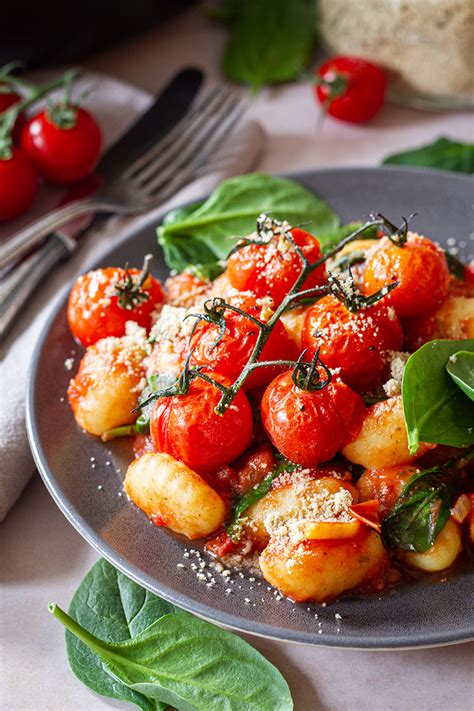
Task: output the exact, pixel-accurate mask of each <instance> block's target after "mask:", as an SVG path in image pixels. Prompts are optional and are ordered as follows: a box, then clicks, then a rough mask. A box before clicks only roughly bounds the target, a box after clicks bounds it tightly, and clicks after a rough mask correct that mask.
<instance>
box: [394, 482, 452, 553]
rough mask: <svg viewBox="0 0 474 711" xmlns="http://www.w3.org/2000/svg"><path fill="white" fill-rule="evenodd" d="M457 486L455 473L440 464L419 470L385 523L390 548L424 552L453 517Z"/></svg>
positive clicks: (406, 486)
mask: <svg viewBox="0 0 474 711" xmlns="http://www.w3.org/2000/svg"><path fill="white" fill-rule="evenodd" d="M455 495H456V487H455V486H454V481H453V477H452V475H451V474H448V473H442V472H441V470H440V469H439V468H434V469H427V470H425V471H422V472H420V473H419V474H415V475H414V476H412V477H411V479H410V480H409V481H408V482H407V483H406V484H405V486H404V487H403V490H402V493H401V495H400V497H399V498H398V500H397V502H396V504H395V506H394V507H393V509H392V510H391V512H390V514H389V515H388V516H387V518H386V519H385V521H384V522H383V523H382V530H381V533H382V537H383V539H384V541H385V543H386V545H387V547H388V548H391V549H393V548H401V549H402V550H405V551H416V552H417V553H424V552H425V551H427V550H428V548H430V547H431V546H432V545H433V543H434V542H435V540H436V537H437V536H438V534H439V532H440V531H441V529H442V528H443V526H444V524H445V523H446V521H447V520H448V518H449V515H450V507H451V505H452V504H453V502H454V497H455Z"/></svg>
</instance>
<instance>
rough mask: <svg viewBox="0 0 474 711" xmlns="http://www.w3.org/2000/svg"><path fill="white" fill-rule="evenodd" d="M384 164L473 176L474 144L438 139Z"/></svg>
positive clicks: (389, 159)
mask: <svg viewBox="0 0 474 711" xmlns="http://www.w3.org/2000/svg"><path fill="white" fill-rule="evenodd" d="M383 163H384V164H385V165H413V166H417V167H420V168H437V169H438V170H452V171H455V172H457V173H467V174H471V173H474V143H459V142H458V141H452V140H450V139H449V138H444V137H443V138H438V140H437V141H435V142H434V143H429V144H428V145H426V146H421V147H420V148H415V149H414V150H411V151H405V152H403V153H396V154H394V155H392V156H389V157H388V158H385V160H384V161H383Z"/></svg>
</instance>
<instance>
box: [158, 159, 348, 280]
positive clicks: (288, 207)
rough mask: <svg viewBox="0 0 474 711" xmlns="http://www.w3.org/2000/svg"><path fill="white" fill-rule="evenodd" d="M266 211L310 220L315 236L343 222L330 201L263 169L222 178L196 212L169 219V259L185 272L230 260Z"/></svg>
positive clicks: (164, 233) (164, 236) (162, 231)
mask: <svg viewBox="0 0 474 711" xmlns="http://www.w3.org/2000/svg"><path fill="white" fill-rule="evenodd" d="M261 212H270V213H271V214H272V216H273V217H276V218H278V219H284V220H288V222H289V223H290V224H292V225H298V224H302V223H307V222H309V223H310V225H309V229H310V231H311V232H312V233H314V234H317V233H318V232H319V231H321V232H324V231H328V230H332V229H334V228H335V227H337V225H338V224H339V218H338V217H337V215H336V214H335V213H334V212H333V211H332V210H331V208H330V207H329V206H328V205H326V203H324V202H323V201H322V200H320V199H319V198H317V197H316V196H315V195H313V193H311V192H310V191H309V190H306V188H303V187H302V186H301V185H299V184H298V183H296V182H294V181H293V180H289V179H287V178H278V177H274V176H271V175H265V174H263V173H249V174H247V175H240V176H237V177H235V178H230V179H229V180H225V181H224V182H222V183H221V185H220V186H219V187H218V188H217V189H216V190H215V191H214V192H213V193H212V195H210V197H209V198H208V199H207V200H206V201H205V202H204V203H202V204H201V205H200V206H198V207H197V208H196V209H195V210H192V211H190V212H186V214H185V215H182V213H179V212H178V213H176V211H175V212H174V217H173V214H171V215H170V214H169V215H168V216H167V217H166V219H165V220H164V222H163V224H162V225H161V226H160V227H159V228H158V241H159V243H160V244H161V246H162V247H163V250H164V253H165V259H166V263H167V264H168V266H169V267H170V269H176V270H177V271H183V270H184V269H186V267H188V265H190V264H191V265H192V264H201V265H204V264H212V263H215V262H216V261H218V260H220V259H225V258H226V257H227V255H228V253H229V251H230V250H231V248H232V247H233V246H234V245H235V243H236V242H237V240H238V239H240V238H241V237H244V236H245V235H248V234H249V233H251V232H253V231H254V230H255V223H256V219H257V217H258V215H259V214H260V213H261Z"/></svg>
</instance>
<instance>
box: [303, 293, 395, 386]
mask: <svg viewBox="0 0 474 711" xmlns="http://www.w3.org/2000/svg"><path fill="white" fill-rule="evenodd" d="M395 291H396V289H395ZM386 298H387V297H384V303H376V304H375V305H374V306H371V307H369V308H366V309H362V310H360V311H358V312H357V313H352V312H351V311H349V309H348V308H347V307H346V306H345V305H344V304H343V303H342V302H341V301H339V299H337V298H336V297H335V296H333V295H332V294H329V295H327V296H324V297H323V298H322V299H319V301H317V302H316V303H315V304H313V305H312V306H311V307H310V308H309V309H308V312H307V314H306V317H305V320H304V323H303V331H302V336H301V338H302V345H303V347H304V348H309V349H310V351H312V352H314V351H315V350H316V348H318V347H319V349H320V356H321V358H322V360H323V361H324V363H326V365H327V366H328V367H329V368H332V369H337V368H340V371H339V375H340V377H341V378H342V380H343V381H344V382H345V383H347V384H348V385H350V386H351V387H352V388H355V389H357V390H365V389H367V388H369V387H371V386H373V385H377V384H378V383H379V382H380V379H381V376H382V374H383V371H384V369H385V358H384V356H385V354H386V351H398V350H400V349H401V347H402V342H403V334H402V327H401V325H400V321H399V319H398V317H397V315H396V313H395V310H394V309H393V308H390V307H389V306H387V305H386V304H385V299H386Z"/></svg>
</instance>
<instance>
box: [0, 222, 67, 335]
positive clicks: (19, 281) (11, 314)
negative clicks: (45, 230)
mask: <svg viewBox="0 0 474 711" xmlns="http://www.w3.org/2000/svg"><path fill="white" fill-rule="evenodd" d="M76 248H77V242H76V240H74V239H72V237H68V236H66V235H64V234H52V235H50V236H49V237H48V239H47V240H46V242H45V243H44V244H43V245H41V247H40V248H39V249H37V250H36V252H34V253H33V254H31V255H30V256H29V257H27V258H26V259H25V260H24V261H23V262H22V263H21V264H20V265H19V266H18V267H17V268H16V269H15V270H13V272H11V274H9V275H8V276H7V277H6V278H5V279H4V280H3V283H2V291H1V300H0V340H2V339H3V338H4V336H5V335H6V333H7V332H8V331H9V329H10V328H11V326H12V325H13V323H14V322H15V319H16V318H17V316H18V314H19V313H20V310H21V309H22V307H23V306H24V305H25V303H26V302H27V301H28V299H29V298H30V296H31V295H32V294H33V292H34V291H35V288H36V286H37V285H38V284H39V283H40V282H41V281H42V280H43V279H44V277H45V276H46V274H48V272H49V271H50V270H51V269H52V268H53V266H54V265H55V264H57V263H58V262H60V261H61V260H63V259H66V258H67V257H69V256H70V255H71V254H72V253H73V252H74V250H75V249H76Z"/></svg>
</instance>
